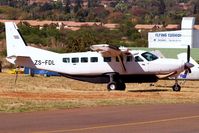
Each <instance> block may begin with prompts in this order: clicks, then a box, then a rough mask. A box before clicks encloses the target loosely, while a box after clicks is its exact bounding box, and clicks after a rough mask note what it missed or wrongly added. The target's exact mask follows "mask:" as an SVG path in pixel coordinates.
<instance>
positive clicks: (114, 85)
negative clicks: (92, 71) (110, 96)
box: [107, 82, 118, 91]
mask: <svg viewBox="0 0 199 133" xmlns="http://www.w3.org/2000/svg"><path fill="white" fill-rule="evenodd" d="M107 89H108V91H114V90H117V89H118V84H117V83H116V82H110V83H108V85H107Z"/></svg>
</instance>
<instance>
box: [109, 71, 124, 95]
mask: <svg viewBox="0 0 199 133" xmlns="http://www.w3.org/2000/svg"><path fill="white" fill-rule="evenodd" d="M109 77H110V82H109V83H108V85H107V89H108V91H113V90H125V89H126V85H125V83H124V82H123V81H122V80H121V79H119V76H118V74H109Z"/></svg>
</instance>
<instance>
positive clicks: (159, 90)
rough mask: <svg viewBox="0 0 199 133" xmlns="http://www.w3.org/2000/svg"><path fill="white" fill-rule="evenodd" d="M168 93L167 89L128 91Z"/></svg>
mask: <svg viewBox="0 0 199 133" xmlns="http://www.w3.org/2000/svg"><path fill="white" fill-rule="evenodd" d="M164 91H170V90H169V89H149V90H128V92H164Z"/></svg>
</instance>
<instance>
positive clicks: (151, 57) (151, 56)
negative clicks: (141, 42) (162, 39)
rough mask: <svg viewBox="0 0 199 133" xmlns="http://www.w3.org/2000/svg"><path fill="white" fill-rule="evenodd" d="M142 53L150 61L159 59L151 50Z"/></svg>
mask: <svg viewBox="0 0 199 133" xmlns="http://www.w3.org/2000/svg"><path fill="white" fill-rule="evenodd" d="M141 55H142V56H143V57H144V58H145V59H146V60H148V61H153V60H156V59H158V57H157V56H156V55H154V54H152V53H149V52H145V53H142V54H141Z"/></svg>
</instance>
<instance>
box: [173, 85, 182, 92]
mask: <svg viewBox="0 0 199 133" xmlns="http://www.w3.org/2000/svg"><path fill="white" fill-rule="evenodd" d="M172 88H173V91H180V90H181V86H180V85H179V84H175V85H173V87H172Z"/></svg>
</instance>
